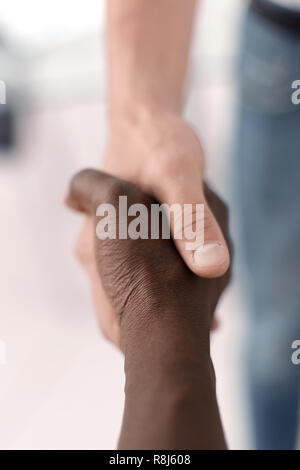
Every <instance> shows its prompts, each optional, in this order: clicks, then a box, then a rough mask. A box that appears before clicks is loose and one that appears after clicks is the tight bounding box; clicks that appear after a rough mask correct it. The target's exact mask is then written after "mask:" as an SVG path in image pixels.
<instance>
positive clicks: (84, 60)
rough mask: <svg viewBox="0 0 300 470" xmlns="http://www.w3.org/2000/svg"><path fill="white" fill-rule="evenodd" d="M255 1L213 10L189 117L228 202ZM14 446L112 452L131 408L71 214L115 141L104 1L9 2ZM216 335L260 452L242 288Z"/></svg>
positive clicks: (222, 380)
mask: <svg viewBox="0 0 300 470" xmlns="http://www.w3.org/2000/svg"><path fill="white" fill-rule="evenodd" d="M245 5H246V2H244V1H241V0H222V2H217V1H210V0H203V7H202V12H201V15H199V18H197V21H196V30H195V35H194V44H193V52H192V61H191V71H190V86H189V94H188V100H187V108H186V114H187V117H188V119H190V120H191V121H192V122H193V123H194V125H195V126H196V128H197V130H198V132H199V134H200V136H201V138H202V142H203V143H204V147H205V151H206V156H207V162H208V177H209V179H210V181H211V182H212V184H213V185H214V186H215V187H217V188H218V191H219V192H220V193H221V194H222V195H223V197H225V199H226V198H227V194H228V185H227V166H228V164H227V162H228V158H229V153H230V152H229V149H230V139H231V128H232V110H233V108H234V90H235V80H234V72H233V71H234V64H235V58H236V44H237V35H238V31H239V24H240V19H241V15H242V12H243V9H244V8H245ZM0 80H3V81H4V82H5V83H6V85H7V96H6V105H1V106H0V127H1V131H0V142H1V143H0V200H1V204H0V220H1V231H0V234H1V243H0V260H1V262H0V285H1V296H0V339H1V340H2V341H5V344H6V356H7V357H6V365H0V448H1V449H105V448H106V449H112V448H115V446H116V442H117V439H118V433H119V429H120V423H121V418H122V410H123V398H124V396H123V386H124V383H123V382H124V380H123V359H122V356H121V354H120V353H119V352H118V351H117V350H116V349H115V348H114V347H112V346H111V345H110V344H108V343H107V341H106V340H105V339H104V338H102V336H101V334H100V332H99V330H98V327H97V323H96V318H95V315H94V311H93V308H92V304H91V298H90V293H89V287H88V282H87V279H86V277H85V275H84V273H83V272H82V271H81V269H80V267H79V265H78V263H77V262H76V260H75V258H74V256H73V246H74V243H75V240H76V237H77V235H78V230H79V227H80V222H81V221H80V217H78V216H76V215H75V214H72V213H70V212H69V211H68V210H67V209H65V208H64V206H63V202H62V201H63V196H64V192H65V189H66V186H67V184H68V181H69V179H70V177H71V175H72V174H73V173H74V172H75V171H76V170H77V169H79V168H82V167H86V166H96V167H97V166H98V165H99V162H100V160H101V156H102V153H103V150H104V148H105V143H106V120H105V119H106V118H105V116H106V61H105V1H104V0H77V2H72V3H71V2H70V1H68V0H52V1H51V2H38V1H37V0H27V2H21V1H20V0H10V2H5V1H4V0H3V1H2V2H1V4H0ZM218 317H219V318H220V322H221V325H220V328H219V330H218V331H217V332H216V333H214V334H213V340H212V341H213V357H214V361H215V367H216V374H217V378H218V396H219V403H220V408H221V414H222V416H223V421H224V426H225V431H226V435H227V438H228V442H229V446H230V447H231V448H232V449H243V448H248V447H249V445H250V444H249V432H248V431H249V430H248V425H247V423H248V419H247V409H246V406H245V403H244V399H243V397H244V392H243V388H242V383H243V380H242V367H241V364H242V345H243V335H244V330H245V315H244V306H243V304H242V303H241V301H240V299H239V296H238V293H237V289H236V288H235V283H234V282H233V283H232V286H231V288H230V289H229V290H228V292H227V293H226V295H225V296H224V298H223V300H222V303H221V304H220V306H219V309H218Z"/></svg>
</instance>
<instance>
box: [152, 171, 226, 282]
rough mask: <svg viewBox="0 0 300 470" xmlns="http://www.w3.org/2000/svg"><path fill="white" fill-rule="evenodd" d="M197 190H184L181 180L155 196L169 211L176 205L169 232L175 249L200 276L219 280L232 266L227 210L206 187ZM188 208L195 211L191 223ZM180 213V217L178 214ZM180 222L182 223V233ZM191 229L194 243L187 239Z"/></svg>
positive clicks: (189, 188)
mask: <svg viewBox="0 0 300 470" xmlns="http://www.w3.org/2000/svg"><path fill="white" fill-rule="evenodd" d="M198 187H199V185H198ZM194 188H195V185H190V187H188V188H187V187H184V188H183V187H182V184H180V181H178V182H177V181H175V180H174V179H173V180H172V181H170V182H169V184H168V186H165V188H164V193H163V194H159V195H156V197H157V198H158V199H159V200H160V201H162V200H163V201H164V202H165V203H166V204H167V205H168V206H169V208H171V207H172V205H173V208H174V209H172V213H171V217H170V229H171V233H172V236H173V239H174V242H175V244H176V247H177V249H178V251H179V253H180V255H181V256H182V258H183V260H184V261H185V263H186V264H187V266H188V267H189V268H190V269H191V270H192V271H193V272H194V273H195V274H197V275H198V276H201V277H206V278H215V277H219V276H222V275H223V274H225V272H226V271H227V270H228V268H229V264H230V254H229V249H228V245H229V244H227V242H226V239H225V236H226V238H227V230H228V227H227V222H228V220H227V208H226V206H225V204H224V203H223V202H222V201H221V199H220V198H219V197H218V196H217V195H216V194H215V193H214V192H213V191H212V190H211V189H209V188H208V186H207V185H204V188H200V190H199V189H197V190H195V189H194ZM176 206H177V207H176ZM185 207H189V208H190V211H192V216H193V218H192V221H191V217H187V218H186V217H185V213H184V211H185ZM197 208H199V211H198V210H197ZM200 209H201V210H200ZM179 210H181V215H180V214H179V213H178V211H179ZM182 214H183V216H182ZM200 219H201V220H200ZM196 220H197V222H198V224H196ZM178 221H182V222H183V228H182V231H180V232H181V233H180V234H179V233H178V227H179V225H178ZM199 222H200V223H199ZM198 228H199V230H197V229H198ZM191 229H192V231H193V233H194V234H195V238H194V240H193V241H192V243H191V239H190V236H188V237H187V236H186V234H188V233H189V231H191ZM197 231H198V232H200V231H201V233H197ZM190 233H191V232H190Z"/></svg>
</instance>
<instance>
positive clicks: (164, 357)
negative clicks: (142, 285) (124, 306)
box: [118, 304, 226, 450]
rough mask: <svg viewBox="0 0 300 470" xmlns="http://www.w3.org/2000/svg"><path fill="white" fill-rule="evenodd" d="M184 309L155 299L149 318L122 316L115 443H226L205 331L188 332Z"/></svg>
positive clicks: (163, 446) (127, 446)
mask: <svg viewBox="0 0 300 470" xmlns="http://www.w3.org/2000/svg"><path fill="white" fill-rule="evenodd" d="M203 314H204V315H205V312H203ZM189 315H190V312H189V311H188V308H187V309H186V310H184V307H183V310H180V307H179V308H176V307H175V308H172V307H169V308H168V307H167V308H166V309H165V310H164V309H162V308H160V306H159V305H158V304H157V305H156V307H154V308H152V310H151V311H150V312H149V316H151V317H152V319H153V320H152V321H151V322H150V323H149V324H147V323H146V324H145V322H141V323H142V324H139V322H138V321H135V322H134V324H133V323H132V318H130V320H129V321H128V323H129V322H130V323H131V326H130V324H128V323H126V321H125V322H123V324H122V327H121V332H122V336H123V344H124V343H125V346H124V354H125V377H126V385H125V410H124V417H123V424H122V429H121V435H120V439H119V443H118V448H120V449H206V450H207V449H225V448H226V443H225V438H224V433H223V429H222V423H221V419H220V415H219V410H218V404H217V398H216V386H215V377H214V370H213V365H212V362H211V359H210V353H209V338H208V332H207V331H204V329H203V330H202V331H200V330H199V329H198V328H196V331H193V332H192V331H191V328H193V327H194V326H192V323H191V322H190V320H189V319H186V318H185V317H186V316H187V317H189ZM199 315H201V312H199ZM128 316H129V317H130V312H129V314H128ZM129 332H130V333H129Z"/></svg>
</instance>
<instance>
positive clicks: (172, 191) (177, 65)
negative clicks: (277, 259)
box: [102, 0, 229, 277]
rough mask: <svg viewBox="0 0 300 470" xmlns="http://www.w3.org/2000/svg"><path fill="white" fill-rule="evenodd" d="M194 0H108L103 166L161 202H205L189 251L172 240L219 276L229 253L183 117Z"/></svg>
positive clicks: (189, 259)
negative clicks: (201, 230) (106, 120)
mask: <svg viewBox="0 0 300 470" xmlns="http://www.w3.org/2000/svg"><path fill="white" fill-rule="evenodd" d="M196 3H197V2H196V0H151V1H149V0H126V1H124V0H107V18H108V20H107V21H108V25H107V28H108V35H107V40H108V64H109V80H108V84H109V94H108V96H109V100H108V108H109V114H108V118H109V126H108V130H109V141H108V148H107V152H106V155H105V159H104V162H103V165H102V169H104V170H105V171H107V172H109V173H112V174H114V175H115V176H118V177H120V178H124V179H126V180H128V181H132V182H134V183H135V184H137V185H138V186H139V187H140V188H141V189H142V190H144V191H145V192H146V193H147V194H149V195H151V196H153V197H155V198H156V199H157V200H158V201H159V202H161V203H167V204H169V205H172V204H174V203H179V204H185V203H187V204H190V203H198V204H201V203H203V204H204V205H205V222H206V223H205V234H204V242H205V245H204V246H203V243H202V241H201V243H200V242H199V244H198V245H196V246H195V249H194V250H191V251H189V250H187V249H186V240H185V239H183V240H177V239H176V240H175V243H176V246H177V248H178V251H179V253H180V254H181V256H182V258H183V260H184V261H185V263H186V264H187V266H189V268H190V269H191V270H192V271H194V272H195V273H196V274H197V275H200V276H204V277H217V276H220V275H222V274H224V272H226V270H227V269H228V266H229V252H228V249H227V246H226V241H225V239H224V236H223V234H222V231H221V229H220V227H219V225H218V223H217V221H216V220H215V217H214V215H213V213H212V211H211V208H210V207H209V204H208V203H207V201H206V199H205V194H204V189H203V178H204V156H203V151H202V146H201V143H200V141H199V139H198V137H197V135H196V133H195V131H194V130H193V129H192V127H191V126H190V125H189V124H188V123H187V122H185V121H184V119H183V117H182V109H183V104H184V98H185V81H186V75H187V68H188V62H189V52H190V44H191V36H192V29H193V19H194V16H195V10H196ZM200 3H201V2H200ZM171 232H172V234H173V235H174V232H175V227H174V223H173V221H171ZM199 238H200V237H199Z"/></svg>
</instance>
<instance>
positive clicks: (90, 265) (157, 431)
mask: <svg viewBox="0 0 300 470" xmlns="http://www.w3.org/2000/svg"><path fill="white" fill-rule="evenodd" d="M124 196H125V197H126V203H127V204H128V205H129V206H130V207H131V208H132V207H135V208H137V207H141V205H142V206H143V207H144V208H146V209H147V211H146V212H145V214H146V215H145V217H146V226H147V227H150V226H151V227H153V226H154V224H153V221H152V220H151V217H152V216H153V211H152V212H151V208H152V207H153V205H154V204H157V201H155V200H154V199H152V198H151V197H149V196H148V195H146V194H145V193H144V192H142V191H141V190H140V189H139V188H138V187H137V186H135V185H134V184H132V183H129V182H126V181H123V180H120V179H118V178H115V177H114V176H111V175H109V174H107V173H104V172H101V171H96V170H84V171H81V172H80V173H78V174H77V175H75V177H74V178H73V180H72V182H71V185H70V188H69V193H68V196H67V200H66V202H67V205H68V206H70V207H71V208H73V209H75V210H77V211H80V212H83V213H85V214H86V215H87V219H86V224H85V227H84V230H83V233H82V234H81V239H80V242H79V250H78V256H79V258H80V261H81V262H82V264H83V266H84V268H85V269H86V271H87V273H88V275H89V279H90V281H91V287H92V294H93V299H94V303H95V307H96V310H97V314H98V318H99V322H100V327H101V329H102V331H103V333H104V335H105V336H106V337H107V338H108V339H109V340H111V341H112V342H113V343H114V344H115V345H117V346H118V347H120V348H121V350H122V351H123V353H124V358H125V375H126V386H125V395H126V400H125V411H124V418H123V425H122V430H121V436H120V440H119V448H121V449H222V448H225V447H226V445H225V439H224V435H223V430H222V425H221V420H220V416H219V412H218V406H217V400H216V391H215V376H214V371H213V366H212V362H211V358H210V341H209V332H210V329H211V327H212V325H213V315H214V311H215V308H216V305H217V302H218V300H219V298H220V296H221V294H222V292H223V290H224V289H225V287H226V285H227V284H228V281H229V271H228V270H227V272H226V273H225V274H223V275H222V276H220V277H217V278H202V277H199V276H197V275H196V274H194V273H193V272H192V271H191V270H190V269H189V267H188V266H187V265H186V263H185V262H184V261H183V259H182V257H181V256H180V255H179V253H178V251H177V248H176V246H175V244H174V241H173V240H172V239H170V238H168V237H165V236H163V232H164V227H165V225H164V220H162V223H161V224H158V225H159V227H157V224H156V225H155V233H156V236H155V237H148V236H145V233H144V232H143V227H141V226H139V227H138V229H139V230H138V231H137V226H138V225H139V224H138V223H137V219H134V218H133V215H130V213H129V217H128V214H127V211H126V214H125V212H123V216H122V215H120V214H122V211H121V210H120V203H121V201H122V200H124ZM205 196H206V200H207V202H208V204H209V206H210V209H211V210H212V212H213V214H214V216H215V218H216V219H217V221H218V224H219V226H220V227H221V229H222V232H223V235H224V237H225V239H226V241H227V245H228V246H229V242H228V226H227V211H226V208H225V205H224V204H223V202H222V201H221V200H220V199H219V198H218V196H217V195H216V194H215V193H214V192H213V191H211V190H210V189H209V188H208V187H205ZM122 198H123V199H122ZM137 205H138V206H137ZM99 208H100V209H99ZM111 208H114V209H115V210H114V209H111ZM105 213H106V214H107V215H106V217H104V215H105ZM124 214H125V215H126V216H125V215H124ZM132 214H133V213H132ZM177 215H178V214H177ZM100 216H101V217H102V219H101V218H100ZM202 220H204V223H205V215H204V218H203V217H202ZM99 224H102V225H99ZM115 224H116V226H115ZM130 224H132V225H131V229H132V230H133V224H134V229H135V231H134V233H135V235H134V236H129V237H128V236H125V234H128V231H127V229H128V227H130ZM105 226H106V229H107V230H105ZM143 233H144V236H143ZM116 234H118V235H117V236H115V235H116ZM122 234H123V235H122ZM138 234H140V236H138Z"/></svg>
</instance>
